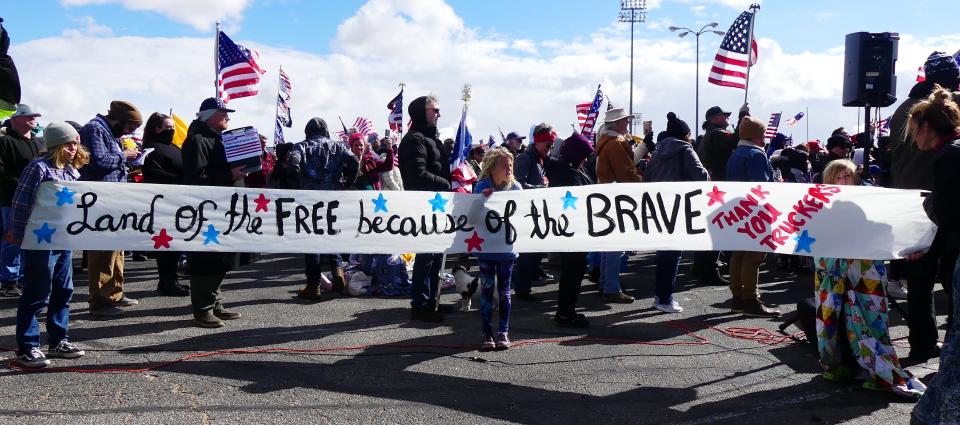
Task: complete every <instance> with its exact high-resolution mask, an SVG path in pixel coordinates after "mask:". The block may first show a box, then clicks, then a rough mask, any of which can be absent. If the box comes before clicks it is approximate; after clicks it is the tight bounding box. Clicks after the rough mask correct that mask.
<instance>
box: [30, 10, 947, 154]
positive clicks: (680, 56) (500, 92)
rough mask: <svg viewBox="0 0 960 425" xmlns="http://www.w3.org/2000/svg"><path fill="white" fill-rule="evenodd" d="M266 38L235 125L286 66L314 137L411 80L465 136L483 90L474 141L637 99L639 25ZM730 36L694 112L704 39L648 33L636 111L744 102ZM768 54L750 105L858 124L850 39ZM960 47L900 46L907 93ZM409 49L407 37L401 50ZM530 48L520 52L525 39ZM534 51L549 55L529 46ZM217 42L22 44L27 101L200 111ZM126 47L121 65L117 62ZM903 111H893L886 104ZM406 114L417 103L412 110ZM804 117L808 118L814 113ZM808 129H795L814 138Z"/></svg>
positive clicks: (439, 14)
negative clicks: (725, 59) (286, 45)
mask: <svg viewBox="0 0 960 425" xmlns="http://www.w3.org/2000/svg"><path fill="white" fill-rule="evenodd" d="M236 41H237V42H239V43H242V44H244V45H247V46H248V47H252V48H257V49H259V50H260V52H261V64H262V65H263V66H264V67H265V68H266V69H267V70H268V73H267V74H266V75H265V76H264V77H263V80H262V82H261V87H260V95H259V96H256V97H254V98H244V99H238V100H235V101H233V102H231V105H232V106H234V107H236V109H237V110H238V112H237V113H235V114H234V117H233V121H232V124H233V125H235V126H243V125H254V126H256V127H257V128H259V129H260V130H261V131H262V132H263V133H265V134H271V133H272V131H273V130H272V129H273V114H274V110H275V104H274V102H275V99H276V98H275V96H276V90H277V81H276V79H277V72H276V70H277V67H278V66H280V65H283V67H284V70H285V71H286V72H287V73H288V74H289V75H290V78H291V79H292V81H293V86H294V87H293V99H292V100H291V106H292V108H293V118H294V123H295V126H294V128H293V129H291V130H289V131H288V132H287V139H288V140H300V139H301V138H302V137H303V132H302V128H303V127H302V126H303V124H304V123H305V122H306V121H307V119H309V118H310V117H312V116H321V117H324V118H326V119H327V121H328V122H329V123H331V124H332V125H335V124H336V123H337V122H338V121H337V117H338V116H340V117H342V118H343V119H344V121H346V122H347V124H349V123H350V122H352V121H353V119H354V118H355V117H356V116H358V115H362V116H365V117H367V118H369V119H371V120H372V121H373V122H374V124H375V127H376V128H377V129H379V130H380V131H382V129H383V128H384V127H385V126H386V125H385V124H386V123H385V121H386V116H387V114H388V111H387V108H386V103H387V102H388V101H389V100H390V99H391V98H393V96H394V95H396V93H397V91H398V90H399V88H398V84H399V83H400V82H401V81H402V82H405V83H406V84H407V86H406V91H405V96H406V98H405V101H406V103H409V102H410V101H411V100H413V98H415V97H417V96H420V95H424V94H428V93H434V94H436V95H438V96H439V97H440V100H441V109H442V110H443V116H442V118H441V121H440V126H441V129H442V131H443V132H444V135H446V136H453V134H454V133H455V131H456V126H457V122H458V120H459V116H460V113H459V112H460V107H461V102H460V100H459V99H460V90H461V88H462V86H463V84H464V83H469V84H471V85H472V86H473V101H472V104H471V107H470V121H471V122H470V128H471V130H472V131H473V132H474V137H475V138H477V139H479V138H480V137H486V136H487V135H489V134H495V135H496V134H498V128H500V129H502V130H503V131H504V132H508V131H519V132H521V133H525V132H526V131H527V129H529V127H530V125H531V124H534V123H537V122H541V121H546V122H549V123H551V124H553V125H554V126H555V127H557V128H558V129H559V130H560V132H561V133H566V132H567V131H568V130H569V129H570V127H569V125H570V124H572V123H574V122H576V114H575V110H574V106H575V105H576V104H578V103H583V102H589V101H591V100H592V98H593V95H594V92H595V90H596V87H597V84H602V85H603V89H604V92H605V93H606V94H607V95H608V96H609V97H610V99H611V101H612V102H613V103H614V104H615V105H617V106H623V107H628V99H629V68H630V62H629V61H630V56H629V50H630V40H629V27H628V26H626V25H624V24H611V25H610V26H609V27H605V28H600V29H597V30H596V31H595V32H594V33H593V34H590V35H589V36H587V37H582V38H577V39H573V40H553V41H546V42H541V43H539V44H537V45H535V46H529V45H528V44H526V43H527V40H511V39H506V38H503V37H502V36H494V37H486V36H481V35H479V34H478V33H477V32H476V31H474V30H472V29H471V28H469V27H466V26H465V25H464V22H463V20H462V19H461V18H460V17H458V16H457V15H456V13H454V11H453V9H451V8H450V7H449V6H447V5H446V4H445V3H443V2H442V1H440V0H409V1H400V0H372V1H370V2H369V3H368V4H367V5H365V6H364V7H362V8H360V9H359V10H358V11H357V13H356V14H355V15H354V16H352V17H351V18H349V19H347V20H345V21H344V22H343V23H342V24H341V25H340V26H339V28H338V29H337V34H336V36H335V38H334V39H333V40H331V45H332V46H333V49H334V51H333V53H331V54H327V55H314V54H310V53H305V52H302V51H296V50H290V49H283V48H277V47H273V46H269V45H261V44H257V43H254V42H251V41H249V40H243V39H238V40H236ZM718 42H719V40H711V41H710V42H705V43H704V45H703V46H701V52H700V53H701V56H700V59H701V60H700V84H699V85H700V110H699V114H698V115H701V116H700V117H695V116H694V81H695V78H694V71H695V66H694V45H693V42H692V41H690V40H686V39H679V38H677V37H676V36H675V35H674V34H672V33H667V32H664V33H662V34H655V35H649V36H648V35H645V36H643V37H639V38H637V42H636V46H637V49H636V58H635V63H634V65H635V90H634V109H635V111H638V112H642V113H643V114H644V115H645V117H646V119H652V120H653V121H654V126H655V128H656V129H658V130H660V129H663V128H664V123H665V116H666V113H667V112H668V111H674V112H676V113H677V114H678V115H679V116H680V117H681V118H683V119H684V120H686V121H687V122H688V123H689V124H690V125H691V127H694V126H698V125H699V124H700V122H701V120H702V115H703V113H704V111H705V110H706V109H707V107H709V106H712V105H721V106H723V107H724V108H727V109H733V110H735V109H737V108H739V106H740V104H742V102H743V91H742V90H736V89H730V88H723V87H717V86H713V85H711V84H708V83H707V82H706V75H707V72H709V69H710V66H711V63H710V62H711V61H712V57H713V52H714V50H713V49H716V45H717V43H718ZM759 44H760V62H759V63H758V65H757V66H756V67H755V68H754V69H753V71H752V74H751V75H752V83H751V88H750V103H751V106H752V107H753V113H754V115H756V116H760V117H763V119H766V117H767V116H769V114H770V113H771V112H775V111H781V110H782V111H783V112H784V115H785V116H792V115H793V114H795V113H797V112H799V111H803V110H804V109H805V108H807V107H809V122H810V137H811V138H823V137H825V135H827V134H829V131H830V130H832V129H833V128H836V127H839V126H841V125H844V126H847V127H848V128H855V127H856V123H857V115H858V114H857V111H856V110H855V109H854V108H843V107H841V106H840V96H841V90H842V82H843V80H842V78H843V48H842V46H838V47H836V48H833V49H830V50H827V51H821V52H801V53H786V52H784V50H783V49H782V48H781V46H780V44H779V43H778V42H776V41H774V40H770V39H764V38H761V39H760V40H759ZM958 44H960V34H958V35H948V36H941V37H936V38H926V39H916V38H914V37H911V36H909V35H903V38H902V40H901V42H900V61H899V62H898V69H899V74H900V78H899V85H898V95H899V97H900V98H901V99H903V98H905V97H906V95H907V93H908V91H909V88H910V87H911V85H912V81H913V79H914V77H915V75H916V68H917V66H919V65H920V64H922V63H923V60H924V59H925V58H926V56H927V55H928V54H929V53H930V51H932V50H934V49H939V50H944V49H946V48H947V47H948V46H956V45H958ZM398 46H400V47H398ZM518 47H519V48H518ZM526 47H533V50H534V51H536V52H537V54H536V55H530V54H529V53H528V52H527V51H524V50H525V49H526ZM211 49H212V41H211V40H210V38H144V37H104V38H97V39H96V40H93V39H90V38H89V37H88V36H83V35H81V36H79V37H55V38H48V39H41V40H34V41H30V42H26V43H19V44H14V45H13V46H12V51H11V54H12V55H13V57H14V59H15V60H16V61H17V66H18V68H20V70H21V78H22V79H23V86H24V90H23V92H24V102H25V103H32V104H34V106H37V107H39V108H40V109H41V110H43V111H44V120H54V119H56V120H61V119H73V120H77V121H86V120H88V119H90V118H92V117H93V115H94V114H96V113H98V112H100V113H103V112H105V111H106V109H107V106H108V104H109V102H110V100H113V99H127V100H130V101H132V102H134V103H135V104H136V105H138V106H139V107H140V108H141V110H142V112H144V113H145V114H149V113H150V112H153V111H163V112H166V111H167V110H168V109H170V108H173V109H174V111H175V112H176V113H178V114H179V115H181V116H182V117H184V118H187V119H190V118H192V117H193V114H194V112H195V111H196V108H197V106H198V105H199V104H200V102H201V101H202V100H203V99H204V98H206V97H209V96H211V95H213V93H214V89H213V84H212V81H213V78H214V75H213V66H212V63H211V56H212V52H211ZM117 52H125V53H124V55H125V56H124V58H123V61H122V62H119V61H116V60H105V58H115V57H116V54H117ZM886 112H887V113H889V112H892V108H888V109H887V110H886ZM404 113H405V114H406V111H405V112H404ZM804 124H805V123H804ZM805 128H806V127H805V125H801V126H798V127H797V128H795V129H792V130H795V136H797V137H798V138H803V137H805V135H804V134H803V133H804V131H803V130H805Z"/></svg>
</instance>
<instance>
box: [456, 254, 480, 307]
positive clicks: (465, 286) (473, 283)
mask: <svg viewBox="0 0 960 425" xmlns="http://www.w3.org/2000/svg"><path fill="white" fill-rule="evenodd" d="M453 281H454V282H456V284H457V292H459V293H460V311H470V304H471V300H472V299H473V294H475V293H476V292H477V288H479V287H480V278H479V277H473V276H470V273H467V269H466V267H463V266H460V265H458V266H456V267H454V268H453Z"/></svg>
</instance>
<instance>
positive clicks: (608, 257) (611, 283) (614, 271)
mask: <svg viewBox="0 0 960 425" xmlns="http://www.w3.org/2000/svg"><path fill="white" fill-rule="evenodd" d="M622 256H623V252H621V251H614V252H601V253H600V292H602V293H604V294H616V293H619V292H620V290H621V288H620V269H621V265H622V263H621V260H620V257H622Z"/></svg>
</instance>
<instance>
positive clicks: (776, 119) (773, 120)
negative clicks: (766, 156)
mask: <svg viewBox="0 0 960 425" xmlns="http://www.w3.org/2000/svg"><path fill="white" fill-rule="evenodd" d="M781 115H783V112H774V113H772V114H770V121H769V122H767V132H766V133H764V135H763V137H764V138H767V139H772V138H773V136H776V135H777V129H778V128H779V127H780V116H781Z"/></svg>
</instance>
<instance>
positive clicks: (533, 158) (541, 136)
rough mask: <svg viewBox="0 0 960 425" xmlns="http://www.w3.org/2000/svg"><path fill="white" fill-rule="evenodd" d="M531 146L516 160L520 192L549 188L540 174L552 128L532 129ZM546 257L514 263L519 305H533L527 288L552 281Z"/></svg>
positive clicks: (530, 254)
mask: <svg viewBox="0 0 960 425" xmlns="http://www.w3.org/2000/svg"><path fill="white" fill-rule="evenodd" d="M531 139H533V144H531V145H530V146H528V147H527V149H526V150H524V151H523V152H521V153H520V154H518V155H517V156H516V161H515V163H514V171H513V175H514V176H515V178H516V179H517V182H519V183H520V186H521V187H523V189H539V188H544V187H547V186H549V183H550V180H549V179H548V178H547V176H546V172H545V171H544V166H545V163H546V162H547V161H548V158H549V153H550V150H551V149H553V146H554V144H555V143H556V141H557V133H556V132H555V131H554V130H553V126H551V125H550V124H547V123H540V124H537V125H536V126H534V129H533V135H532V136H531ZM545 256H546V255H545V254H543V253H541V252H525V253H522V254H520V257H519V258H518V259H517V267H516V270H515V271H514V272H513V292H514V297H515V298H516V299H518V300H522V301H536V300H537V298H536V297H535V296H534V295H533V291H532V289H531V287H532V286H533V285H532V284H533V282H537V283H542V282H545V281H547V280H550V279H553V276H552V275H550V274H549V273H547V271H546V270H545V269H544V268H543V265H542V264H541V262H542V261H543V258H544V257H545Z"/></svg>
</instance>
